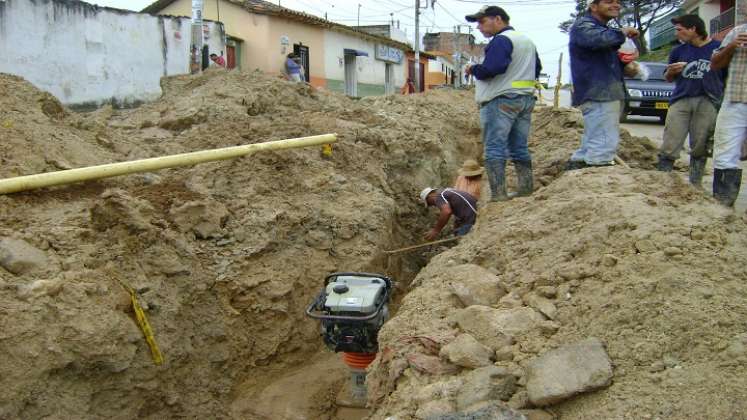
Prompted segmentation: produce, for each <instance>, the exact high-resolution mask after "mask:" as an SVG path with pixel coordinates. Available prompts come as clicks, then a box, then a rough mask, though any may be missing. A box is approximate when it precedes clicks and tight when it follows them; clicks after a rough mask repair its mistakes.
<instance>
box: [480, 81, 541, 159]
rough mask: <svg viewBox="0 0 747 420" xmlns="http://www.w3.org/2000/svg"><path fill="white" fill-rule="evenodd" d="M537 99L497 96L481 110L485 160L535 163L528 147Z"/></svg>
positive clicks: (520, 96) (531, 97)
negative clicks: (532, 161)
mask: <svg viewBox="0 0 747 420" xmlns="http://www.w3.org/2000/svg"><path fill="white" fill-rule="evenodd" d="M534 101H535V99H534V96H531V95H505V96H498V97H496V98H494V99H493V100H491V101H489V102H487V103H485V104H484V105H483V106H482V107H481V108H480V121H481V123H482V143H483V145H484V146H485V160H509V159H510V160H512V161H522V162H527V161H530V160H532V156H531V155H530V154H529V147H528V146H527V139H528V137H529V126H530V125H531V124H532V110H533V109H534Z"/></svg>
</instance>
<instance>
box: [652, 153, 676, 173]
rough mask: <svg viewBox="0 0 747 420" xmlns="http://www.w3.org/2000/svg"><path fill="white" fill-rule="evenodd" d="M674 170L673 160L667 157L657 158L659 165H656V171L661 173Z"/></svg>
mask: <svg viewBox="0 0 747 420" xmlns="http://www.w3.org/2000/svg"><path fill="white" fill-rule="evenodd" d="M673 169H674V159H670V158H668V157H664V156H659V163H658V164H657V165H656V170H658V171H662V172H672V170H673Z"/></svg>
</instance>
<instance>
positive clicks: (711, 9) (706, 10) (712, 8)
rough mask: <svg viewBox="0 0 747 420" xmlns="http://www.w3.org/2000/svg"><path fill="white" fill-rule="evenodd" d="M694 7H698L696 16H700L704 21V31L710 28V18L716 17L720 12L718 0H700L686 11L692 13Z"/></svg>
mask: <svg viewBox="0 0 747 420" xmlns="http://www.w3.org/2000/svg"><path fill="white" fill-rule="evenodd" d="M695 9H698V16H700V18H701V19H703V21H704V22H705V26H706V31H709V32H710V30H711V19H713V18H715V17H717V16H718V15H720V14H721V5H720V3H719V2H718V1H715V2H706V1H702V2H700V3H699V4H695V5H693V6H692V7H691V8H690V9H688V10H687V12H688V13H692V12H693V11H695Z"/></svg>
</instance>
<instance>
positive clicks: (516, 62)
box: [465, 6, 542, 201]
mask: <svg viewBox="0 0 747 420" xmlns="http://www.w3.org/2000/svg"><path fill="white" fill-rule="evenodd" d="M465 18H466V19H467V21H468V22H477V29H478V30H479V31H480V32H482V34H483V35H484V36H485V37H488V38H490V37H492V38H493V39H492V40H491V41H490V43H489V44H488V46H487V47H486V48H485V60H484V61H483V63H482V64H475V65H471V66H467V67H466V69H465V72H466V74H467V75H472V76H474V79H475V100H476V101H477V103H478V105H479V107H480V121H481V123H482V136H483V145H484V147H485V168H486V169H487V173H488V181H489V182H490V193H491V201H505V200H508V194H507V193H506V161H508V160H509V159H510V160H511V161H512V162H513V163H514V167H515V168H516V174H517V177H518V187H519V188H518V192H517V195H518V196H527V195H530V194H532V190H533V177H532V156H531V155H530V154H529V147H528V145H527V138H528V137H529V127H530V125H531V117H532V110H533V109H534V101H535V98H534V95H533V94H534V89H535V85H536V83H537V78H538V77H539V73H540V71H541V69H542V64H541V63H540V60H539V56H538V55H537V47H535V45H534V43H533V42H532V40H530V39H529V38H528V37H526V36H525V35H522V34H520V33H518V32H516V31H515V30H514V28H512V27H511V26H509V16H508V14H507V13H506V11H505V10H503V9H502V8H500V7H497V6H485V7H483V8H482V9H480V10H479V11H478V12H477V13H475V14H473V15H469V16H466V17H465Z"/></svg>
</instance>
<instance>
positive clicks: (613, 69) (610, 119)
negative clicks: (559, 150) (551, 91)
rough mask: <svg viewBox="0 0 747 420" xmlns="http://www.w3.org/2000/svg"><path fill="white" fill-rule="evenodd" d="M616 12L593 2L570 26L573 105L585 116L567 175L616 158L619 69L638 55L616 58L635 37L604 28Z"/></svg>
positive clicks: (611, 0)
mask: <svg viewBox="0 0 747 420" xmlns="http://www.w3.org/2000/svg"><path fill="white" fill-rule="evenodd" d="M620 8H621V5H620V0H593V1H592V2H591V4H590V5H589V10H588V11H587V13H586V14H585V15H583V16H581V17H579V18H578V19H577V20H576V22H574V24H573V26H572V27H571V31H570V42H569V44H568V48H569V50H570V56H571V77H572V79H573V98H572V105H573V106H575V107H578V108H580V109H581V113H582V114H583V116H584V134H583V137H582V138H581V147H579V149H578V150H576V151H575V152H574V153H573V155H572V156H571V158H570V160H569V161H568V163H567V164H566V170H573V169H581V168H585V167H587V166H609V165H611V164H612V162H613V161H614V159H615V154H616V153H617V145H618V143H619V142H620V106H621V101H622V100H624V99H625V84H624V82H623V67H624V66H625V65H626V64H628V63H629V62H631V61H633V60H635V59H636V58H637V54H625V55H624V56H619V55H618V52H617V50H618V49H619V48H620V46H622V45H623V44H624V43H625V38H626V37H628V38H636V37H637V36H638V30H637V29H635V28H621V29H615V28H610V27H608V26H607V24H608V23H609V22H610V21H611V20H613V19H615V18H617V17H619V16H620ZM623 60H624V61H623Z"/></svg>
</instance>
